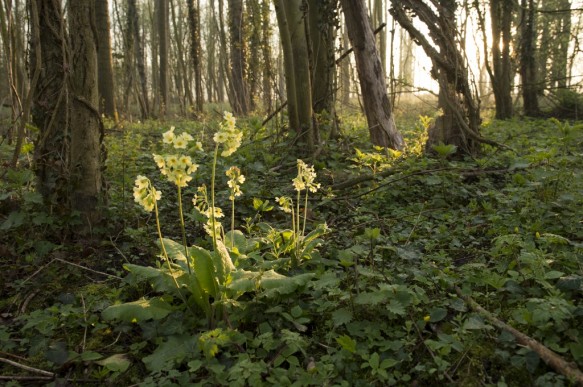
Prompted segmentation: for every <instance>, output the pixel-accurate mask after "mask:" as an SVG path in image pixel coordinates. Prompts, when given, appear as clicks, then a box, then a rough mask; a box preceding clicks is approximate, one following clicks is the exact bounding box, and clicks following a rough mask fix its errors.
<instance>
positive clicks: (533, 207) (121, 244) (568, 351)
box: [0, 116, 583, 386]
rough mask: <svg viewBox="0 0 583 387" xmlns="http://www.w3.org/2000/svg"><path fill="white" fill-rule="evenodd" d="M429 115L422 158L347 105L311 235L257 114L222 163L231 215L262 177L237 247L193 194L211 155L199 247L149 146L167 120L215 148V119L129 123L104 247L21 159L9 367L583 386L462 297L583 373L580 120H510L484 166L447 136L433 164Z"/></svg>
mask: <svg viewBox="0 0 583 387" xmlns="http://www.w3.org/2000/svg"><path fill="white" fill-rule="evenodd" d="M431 120H432V117H425V116H424V117H421V119H419V120H418V119H416V120H415V121H413V120H411V121H410V124H409V123H407V121H405V120H404V122H406V123H407V124H406V125H407V126H406V128H404V129H403V130H404V132H405V133H404V134H405V137H406V139H407V141H408V148H407V149H406V150H405V151H404V152H402V153H401V152H388V153H387V152H385V151H384V150H381V149H375V148H371V147H370V145H367V144H366V143H365V142H364V141H363V138H364V139H365V138H366V136H365V134H364V127H365V125H364V124H363V122H362V121H361V120H359V119H355V118H353V117H346V118H345V119H344V121H343V122H344V125H350V126H351V127H362V128H363V131H362V133H361V132H355V133H354V134H350V135H344V136H343V137H341V138H340V139H338V140H336V141H330V142H329V144H328V147H327V148H326V149H325V150H324V151H323V152H322V153H321V154H320V156H319V157H318V160H306V161H307V162H309V163H310V164H313V165H314V166H315V171H316V174H317V178H316V181H317V182H318V183H320V184H321V187H320V189H319V190H318V191H317V192H316V193H310V196H309V198H308V200H307V204H308V205H307V206H305V204H306V203H305V202H304V201H303V196H302V200H301V205H302V208H301V209H300V210H299V211H296V214H302V215H301V217H300V218H298V219H301V222H303V221H304V220H303V219H304V214H306V215H307V216H306V222H305V223H306V225H305V226H303V224H300V227H299V229H300V230H299V231H298V227H296V223H292V221H291V220H290V219H291V218H290V215H289V214H288V213H286V212H284V211H282V210H281V209H280V207H281V206H282V205H281V204H280V203H277V202H276V199H275V198H276V197H279V198H281V197H284V196H289V197H292V198H293V199H294V200H295V199H296V198H295V194H296V192H295V191H294V189H293V187H292V179H293V178H295V177H296V171H297V169H296V157H295V156H294V155H293V152H292V150H290V147H289V145H288V143H287V142H286V139H285V136H283V137H284V138H282V137H281V136H279V135H277V134H274V133H273V131H274V130H275V129H274V128H267V129H265V128H261V127H260V125H259V124H258V120H253V119H250V120H249V121H243V122H239V123H238V126H239V127H240V128H242V129H244V133H245V135H244V141H243V144H242V146H241V148H239V149H238V150H237V152H236V153H234V154H233V155H232V156H229V157H226V158H218V160H217V163H216V170H217V171H220V172H217V180H216V187H217V190H216V202H217V205H219V206H221V207H222V208H224V210H225V212H228V211H226V210H227V208H229V206H230V201H229V189H228V186H227V184H228V178H227V177H226V176H225V175H224V172H223V171H224V170H226V169H227V168H229V167H230V166H231V165H237V166H239V168H241V172H242V173H243V174H244V175H245V177H246V180H245V183H244V184H243V185H242V187H241V189H242V190H243V196H241V197H238V198H237V201H236V212H235V230H236V231H234V232H229V230H230V222H229V221H224V222H223V224H224V227H225V230H226V231H227V232H226V233H225V237H224V239H222V242H220V243H219V244H217V242H214V241H213V239H212V238H210V237H209V236H208V235H207V234H206V233H205V231H204V225H205V218H204V217H202V215H201V213H200V211H198V212H197V211H194V210H193V208H192V204H191V202H190V201H191V198H192V197H193V195H194V194H195V193H196V192H197V187H198V186H199V185H200V184H203V183H204V182H207V181H209V179H210V176H211V174H212V164H213V163H212V161H213V157H212V152H210V151H207V152H206V153H205V152H199V151H194V150H192V151H191V150H189V149H187V150H186V152H188V153H189V154H192V156H193V158H194V159H195V161H196V163H198V164H199V167H198V170H197V171H196V173H194V174H193V181H192V182H191V184H189V185H188V187H185V188H184V190H183V191H182V192H181V195H183V197H184V198H186V199H184V200H183V202H184V206H185V211H184V216H185V220H186V222H185V233H186V235H187V237H188V240H189V243H188V246H187V249H186V250H185V249H184V246H182V244H181V243H180V242H181V241H182V231H181V227H180V222H179V218H178V216H177V209H176V207H177V205H176V200H177V193H176V188H175V187H174V186H173V185H172V184H171V183H170V182H168V181H167V180H166V179H164V178H162V177H161V176H160V174H159V171H158V169H157V168H156V164H155V163H154V162H153V161H152V153H156V154H158V153H162V152H163V149H164V148H163V145H162V144H161V142H160V138H161V135H162V133H164V132H166V131H167V130H168V129H169V128H170V126H175V127H176V131H177V132H183V131H186V132H188V133H190V134H191V135H192V136H193V137H194V141H200V142H201V143H202V144H203V146H204V148H205V149H210V148H211V147H212V138H213V133H215V132H216V131H217V129H218V128H219V124H218V123H215V122H211V121H209V122H204V123H193V122H173V123H160V122H154V121H152V122H146V123H143V124H132V125H129V124H127V125H126V126H125V127H117V129H116V130H110V131H109V132H108V136H107V146H108V153H109V159H108V165H107V174H108V180H109V182H110V184H109V204H108V211H109V214H110V219H111V220H112V221H111V222H110V224H109V225H107V227H106V228H105V229H104V230H97V231H96V232H101V233H102V234H101V235H106V237H104V238H101V239H102V240H103V242H98V243H97V244H95V242H93V243H94V244H93V245H91V247H90V248H88V247H84V246H85V245H83V243H79V242H74V241H68V240H66V239H65V237H63V236H62V235H59V233H58V229H59V227H60V224H61V222H64V220H62V219H57V218H55V217H54V216H52V215H50V214H47V213H46V212H43V210H42V208H40V206H39V202H38V197H37V196H36V194H35V193H34V187H33V181H32V178H31V175H30V174H29V173H28V172H26V171H25V170H21V171H13V172H12V175H9V176H8V178H7V179H5V180H4V181H3V182H2V184H3V185H2V192H3V193H2V196H1V197H0V199H1V200H2V201H1V202H0V203H5V204H8V203H10V204H11V206H13V207H14V208H11V209H10V210H9V211H6V213H2V215H1V216H2V217H1V218H0V228H1V229H2V230H3V232H4V235H7V236H6V237H0V243H1V245H0V248H2V249H5V250H6V251H7V254H6V255H5V257H4V258H2V260H3V262H2V264H3V265H4V264H6V265H9V267H10V268H12V269H14V270H15V271H14V272H13V273H15V274H12V275H9V276H8V278H7V279H8V280H6V281H5V283H4V289H5V292H4V293H5V294H6V296H4V297H3V299H2V301H1V303H0V309H1V310H0V311H1V312H2V315H1V316H2V319H3V323H4V324H2V325H0V351H1V353H2V355H1V356H0V357H2V358H7V359H10V360H13V361H15V362H18V363H22V364H27V365H32V366H34V367H38V368H41V369H44V370H50V372H54V373H55V374H56V376H57V377H58V378H59V379H62V380H69V381H70V382H71V383H77V384H80V385H81V384H83V383H84V382H97V383H101V384H103V385H107V384H118V385H132V384H138V385H140V386H182V385H209V386H210V385H229V386H239V385H240V386H246V385H253V386H259V385H278V386H279V385H283V386H286V385H297V386H303V385H318V386H320V385H340V386H353V385H355V386H358V385H362V386H370V385H379V386H381V385H382V386H384V385H436V386H437V385H439V386H441V385H460V386H475V385H491V386H494V385H496V386H505V385H509V386H525V385H540V386H547V385H553V386H561V385H564V386H569V385H572V384H571V382H570V381H569V380H568V379H567V378H566V377H564V376H563V375H561V374H560V373H557V372H556V370H553V369H552V368H550V367H549V366H547V365H546V364H545V363H544V362H543V361H542V360H541V359H540V358H539V356H538V355H537V354H536V353H534V352H532V351H531V350H529V349H528V348H526V347H524V346H522V345H519V344H518V343H517V342H516V339H515V338H514V336H512V335H511V334H510V333H508V332H505V331H501V330H499V329H498V328H495V327H494V325H493V324H492V322H491V321H488V320H487V319H486V318H485V317H484V316H482V315H480V314H478V313H476V312H474V311H472V310H471V309H470V308H469V307H468V305H466V304H465V303H464V301H463V300H462V299H461V298H459V296H458V294H457V292H456V288H457V290H459V291H460V292H461V293H462V294H464V295H467V296H471V297H472V298H473V299H474V300H475V301H477V302H478V303H479V304H480V305H482V306H483V307H484V308H485V309H487V310H488V311H490V312H491V313H493V314H494V315H496V316H497V317H498V318H499V319H501V320H502V321H504V322H506V323H507V324H509V325H511V326H513V327H514V328H516V329H518V330H520V331H521V332H523V333H525V334H527V335H529V336H531V337H533V338H535V339H536V340H538V341H540V342H541V343H542V344H544V345H545V346H546V347H548V348H549V349H551V350H552V351H554V352H555V353H556V354H558V355H560V356H562V357H563V358H565V360H567V361H568V362H571V363H572V364H575V365H577V366H578V367H579V368H580V369H581V368H583V324H582V321H583V223H582V222H583V213H582V210H581V209H582V208H583V128H582V126H581V124H580V123H579V124H578V123H576V122H571V123H566V122H559V121H557V120H553V119H550V120H514V121H505V122H499V121H492V122H489V123H487V124H485V125H484V128H483V135H484V136H485V137H487V138H490V139H493V140H495V141H497V142H499V143H501V144H504V145H505V146H506V147H505V148H491V147H488V146H485V147H484V152H483V153H482V154H481V155H479V156H478V157H475V158H472V159H469V158H461V157H459V156H458V155H457V152H456V150H455V149H454V148H451V147H447V146H441V147H437V148H436V149H434V150H435V154H436V156H435V157H432V158H428V157H426V156H424V155H423V150H424V149H423V140H424V133H425V129H426V127H427V125H429V124H430V122H431ZM344 130H345V132H348V130H347V128H344ZM138 174H139V175H144V176H146V177H148V178H149V179H150V180H151V181H152V184H153V185H154V186H155V187H156V189H158V190H160V191H161V194H162V200H161V201H160V202H159V203H158V205H159V214H160V218H159V219H160V223H161V225H162V231H163V233H164V238H166V239H164V241H163V242H162V243H163V244H164V246H165V247H166V248H167V250H168V251H167V254H168V256H169V257H170V261H169V262H171V263H172V264H173V265H174V266H170V265H168V262H167V261H166V260H165V259H160V257H159V254H160V246H161V245H160V243H158V244H157V243H156V241H157V240H158V237H157V227H156V218H155V216H154V215H153V214H152V213H145V212H144V211H142V210H140V208H139V207H138V206H137V204H136V203H135V202H134V200H133V199H134V198H133V196H132V187H133V184H134V180H135V177H136V175H138ZM358 178H359V179H361V180H360V182H357V181H356V180H353V179H358ZM19 179H20V180H19ZM350 181H353V183H352V184H351V183H347V182H350ZM23 182H24V183H23ZM294 203H297V201H295V202H294ZM227 218H228V216H227ZM292 224H293V227H292V226H291V225H292ZM304 227H305V232H304V233H300V231H303V230H301V229H302V228H304ZM53 229H55V230H53ZM25 230H26V231H25ZM32 235H37V236H39V238H32V237H31V236H32ZM41 236H42V237H41ZM40 241H44V242H40ZM220 245H224V246H223V247H224V249H223V247H220ZM217 246H218V247H217ZM0 255H1V254H0ZM187 256H188V257H190V258H187ZM189 260H190V261H189ZM201 262H203V263H204V265H203V263H201ZM229 262H230V263H232V266H230V263H229ZM72 263H74V264H77V265H79V266H82V268H80V267H78V266H74V265H72ZM189 263H190V264H193V265H194V266H193V269H194V273H192V272H190V270H191V269H192V268H191V267H190V266H189ZM197 265H198V266H197ZM225 265H227V266H228V269H226V267H227V266H225ZM202 268H205V270H207V271H205V272H204V273H208V274H203V273H202V270H203V269H202ZM87 269H91V271H90V270H87ZM207 275H208V276H207ZM176 284H178V285H179V286H178V287H176V286H175V285H176ZM197 286H199V287H198V288H197ZM197 289H198V290H197ZM198 291H200V293H197V292H198ZM201 297H202V298H201ZM207 303H208V304H207ZM25 373H26V371H25V370H23V369H19V368H14V367H10V366H7V365H6V366H5V367H4V368H3V369H2V371H0V374H2V375H24V374H25ZM9 383H11V385H19V384H18V382H17V381H12V382H9ZM31 383H33V382H31ZM34 383H38V384H40V385H42V384H45V383H49V381H37V382H34ZM52 383H56V382H52ZM23 385H24V383H23Z"/></svg>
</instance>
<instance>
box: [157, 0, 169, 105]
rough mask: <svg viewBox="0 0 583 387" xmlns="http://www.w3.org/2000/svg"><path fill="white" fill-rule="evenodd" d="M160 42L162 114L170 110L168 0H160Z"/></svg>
mask: <svg viewBox="0 0 583 387" xmlns="http://www.w3.org/2000/svg"><path fill="white" fill-rule="evenodd" d="M158 6H159V9H158V43H159V47H160V52H159V58H160V115H161V116H165V115H166V112H167V110H168V41H169V39H168V13H169V12H168V11H169V3H168V0H159V4H158Z"/></svg>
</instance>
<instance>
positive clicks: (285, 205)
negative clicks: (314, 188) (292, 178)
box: [275, 196, 293, 213]
mask: <svg viewBox="0 0 583 387" xmlns="http://www.w3.org/2000/svg"><path fill="white" fill-rule="evenodd" d="M275 201H276V202H277V204H279V205H280V207H279V209H280V210H282V211H283V212H287V213H291V212H292V208H293V201H292V198H290V197H289V196H281V197H276V198H275Z"/></svg>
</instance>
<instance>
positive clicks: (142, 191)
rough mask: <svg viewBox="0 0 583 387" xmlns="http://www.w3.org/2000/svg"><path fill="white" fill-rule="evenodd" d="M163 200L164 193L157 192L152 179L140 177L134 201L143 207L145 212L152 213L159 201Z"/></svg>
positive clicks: (136, 184) (137, 181)
mask: <svg viewBox="0 0 583 387" xmlns="http://www.w3.org/2000/svg"><path fill="white" fill-rule="evenodd" d="M161 198H162V192H160V191H157V190H156V189H155V188H154V186H153V185H152V182H151V181H150V179H148V178H147V177H145V176H141V175H138V177H137V178H136V181H135V187H134V200H135V201H136V202H137V203H138V204H139V205H141V206H142V207H143V208H144V210H146V211H148V212H152V210H153V209H154V206H155V204H156V202H157V201H158V200H160V199H161Z"/></svg>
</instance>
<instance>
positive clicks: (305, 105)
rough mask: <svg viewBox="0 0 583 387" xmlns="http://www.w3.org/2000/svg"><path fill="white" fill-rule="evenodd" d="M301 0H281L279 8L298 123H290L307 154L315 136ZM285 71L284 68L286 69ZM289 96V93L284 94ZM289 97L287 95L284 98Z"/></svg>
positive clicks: (310, 150)
mask: <svg viewBox="0 0 583 387" xmlns="http://www.w3.org/2000/svg"><path fill="white" fill-rule="evenodd" d="M301 5H302V2H301V0H285V1H283V8H284V10H285V17H286V20H287V28H288V33H289V36H290V42H291V55H292V60H293V73H294V76H293V79H294V83H295V91H296V95H295V97H296V106H297V113H298V126H297V127H295V128H294V127H292V128H291V129H292V130H295V131H296V134H297V136H298V142H299V143H300V144H305V145H306V147H307V149H306V151H307V153H308V154H312V153H313V151H314V150H315V146H316V145H317V144H316V140H317V136H316V134H315V132H314V126H313V125H312V116H313V114H312V112H313V111H312V86H311V79H310V78H311V77H310V60H309V54H308V52H309V47H308V41H307V37H306V25H305V23H306V14H305V13H304V10H303V8H302V7H301ZM286 72H287V69H286ZM288 98H289V95H288ZM288 101H289V99H288Z"/></svg>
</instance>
